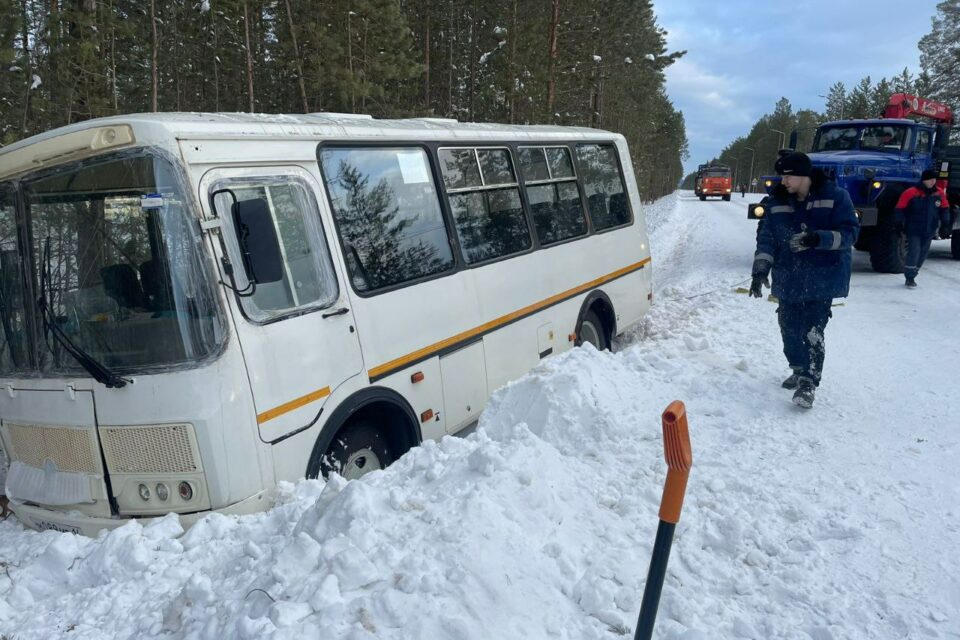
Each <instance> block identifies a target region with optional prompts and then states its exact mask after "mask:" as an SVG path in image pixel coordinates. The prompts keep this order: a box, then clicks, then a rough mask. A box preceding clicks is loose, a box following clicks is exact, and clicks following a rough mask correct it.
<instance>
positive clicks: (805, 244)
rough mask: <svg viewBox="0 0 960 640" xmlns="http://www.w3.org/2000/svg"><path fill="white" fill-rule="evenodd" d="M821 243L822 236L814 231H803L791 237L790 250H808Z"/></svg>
mask: <svg viewBox="0 0 960 640" xmlns="http://www.w3.org/2000/svg"><path fill="white" fill-rule="evenodd" d="M819 244H820V236H819V235H818V234H816V233H814V232H813V231H802V232H800V233H796V234H794V235H793V236H792V237H791V238H790V251H793V252H794V253H796V252H797V251H806V250H807V249H813V248H814V247H816V246H817V245H819Z"/></svg>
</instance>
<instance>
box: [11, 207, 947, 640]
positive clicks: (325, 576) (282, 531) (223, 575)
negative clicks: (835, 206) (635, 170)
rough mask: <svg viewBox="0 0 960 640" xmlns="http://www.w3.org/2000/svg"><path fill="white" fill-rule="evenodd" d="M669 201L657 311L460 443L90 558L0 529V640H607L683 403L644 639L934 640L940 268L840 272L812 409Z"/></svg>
mask: <svg viewBox="0 0 960 640" xmlns="http://www.w3.org/2000/svg"><path fill="white" fill-rule="evenodd" d="M744 202H746V200H741V199H740V198H739V197H737V196H734V201H733V202H731V203H724V202H720V201H708V202H705V203H701V202H699V201H698V200H696V199H695V198H694V197H693V196H692V194H690V193H688V192H680V193H679V194H674V195H672V196H669V197H667V198H664V199H662V200H660V201H658V202H657V203H655V204H654V205H652V206H649V207H647V208H646V214H647V219H648V225H649V228H650V231H651V246H652V247H653V251H654V255H653V258H654V260H653V267H654V276H655V278H656V289H655V299H654V302H655V306H654V309H653V310H652V311H651V313H650V314H649V315H648V316H647V318H646V319H645V320H644V321H643V323H642V324H641V326H639V327H636V328H635V329H633V330H631V331H630V332H629V333H628V335H627V336H625V337H624V338H623V339H621V340H620V342H619V350H618V352H617V353H614V354H611V353H598V352H596V351H593V350H592V349H589V348H584V349H579V350H574V351H572V352H569V353H567V354H564V355H561V356H558V357H555V358H550V359H547V360H546V361H545V362H544V363H543V364H542V365H541V366H540V367H539V368H537V369H536V370H535V371H533V372H532V373H531V374H529V375H527V376H525V377H524V378H522V379H520V380H518V381H516V382H514V383H512V384H510V385H508V386H507V387H505V388H504V389H501V390H500V391H498V392H497V393H496V394H495V395H494V397H493V400H492V402H491V405H490V406H489V407H488V409H487V410H486V411H485V412H484V415H483V417H482V420H481V426H480V428H479V429H478V431H477V432H476V433H474V434H472V435H471V436H469V437H467V438H445V439H444V440H442V441H441V442H439V443H428V444H426V445H424V446H422V447H420V448H418V449H415V450H413V451H411V452H410V453H408V454H407V455H406V456H404V457H403V458H402V459H401V460H400V461H399V462H397V463H396V464H395V465H393V466H392V467H390V468H389V469H387V470H386V471H384V472H376V473H374V474H371V475H368V476H366V477H365V478H363V479H361V480H360V481H355V482H350V483H345V482H343V481H341V480H332V481H330V482H329V483H327V484H326V485H324V484H323V483H321V482H302V483H299V484H298V485H296V486H292V485H284V486H283V487H282V488H281V491H280V495H279V498H278V504H277V506H276V507H275V508H273V509H272V510H270V511H269V512H267V513H263V514H258V515H254V516H247V517H240V518H237V517H223V516H216V515H214V516H210V517H208V518H206V519H205V520H203V521H201V522H200V523H199V524H198V525H196V526H195V527H194V528H192V529H191V530H190V531H188V532H186V533H185V534H183V533H182V530H181V528H180V526H179V524H178V522H177V521H176V518H175V517H172V516H168V517H167V518H166V519H164V520H162V521H160V522H158V523H155V524H153V525H150V526H148V527H146V528H144V527H142V526H141V525H140V524H137V523H131V524H129V525H127V526H125V527H123V528H121V529H119V530H117V531H114V532H112V533H110V534H109V535H102V536H101V537H100V538H99V539H97V540H90V539H87V538H82V537H77V536H74V535H71V534H59V533H54V532H44V533H37V532H34V531H28V530H24V529H23V528H22V527H21V526H20V525H19V523H17V522H16V520H15V518H11V519H9V520H7V521H5V522H2V523H0V568H2V570H0V636H6V637H7V638H18V639H26V638H49V637H53V636H59V635H60V634H62V636H63V637H67V638H77V639H80V638H150V637H167V638H230V637H240V638H324V639H337V638H343V639H349V640H360V639H364V638H378V639H400V638H404V639H411V640H412V639H428V640H434V639H436V640H442V639H446V638H450V639H458V640H459V639H477V640H480V639H484V640H487V639H493V638H496V639H498V640H499V639H512V638H516V639H520V638H524V639H528V638H532V639H538V638H560V639H563V638H569V639H574V638H576V639H580V638H586V639H591V638H596V639H599V638H619V637H622V636H624V635H626V636H628V637H632V635H633V631H632V630H633V627H634V624H635V623H636V617H637V611H638V609H639V603H640V597H641V594H642V590H643V584H644V581H645V578H646V572H647V567H648V563H649V558H650V551H651V548H652V544H653V539H654V533H655V530H656V525H657V508H658V505H659V500H660V492H661V489H662V483H663V478H664V474H665V471H666V468H665V464H664V462H663V453H662V444H661V435H660V424H659V414H660V411H661V410H662V409H663V408H664V407H666V405H667V404H668V403H669V402H670V401H671V400H674V399H681V400H684V401H685V402H686V404H687V408H688V412H689V418H690V433H691V438H692V441H693V450H694V466H693V470H692V472H691V477H690V483H689V487H688V494H687V500H686V504H685V507H684V512H683V516H682V518H681V521H680V524H679V526H678V527H677V534H676V540H675V543H674V548H673V553H672V556H671V560H670V565H669V569H668V576H667V582H666V586H665V588H664V592H663V597H662V600H661V606H660V613H659V616H658V626H657V634H656V637H658V638H668V639H677V640H679V639H683V640H702V639H708V638H709V639H713V638H756V639H761V638H797V639H804V640H833V639H836V640H839V639H841V638H843V639H846V638H851V639H871V640H872V639H888V638H891V639H892V638H944V639H947V638H952V639H957V638H960V578H958V574H960V571H958V567H960V518H958V515H960V482H958V473H957V470H956V469H957V461H958V455H957V454H958V452H960V447H958V441H960V433H958V425H960V420H958V418H957V416H960V393H958V391H957V380H956V375H957V371H958V369H960V368H958V362H960V340H958V339H957V329H956V326H957V324H956V318H957V316H958V315H960V295H958V292H960V286H958V285H960V263H957V262H953V261H950V260H949V259H947V257H946V253H945V249H944V243H935V245H934V247H935V248H934V254H933V255H932V256H931V258H930V260H929V262H928V263H927V265H925V266H924V269H923V271H922V272H921V274H920V277H919V278H918V282H919V284H920V287H919V288H918V289H917V290H913V291H910V290H906V289H905V288H904V287H903V286H902V278H901V277H900V276H890V275H878V274H874V273H872V272H870V271H869V267H868V264H867V260H866V258H865V256H864V255H862V254H858V255H856V256H855V274H854V279H853V283H852V290H851V297H850V298H849V299H848V300H846V301H844V304H843V305H842V306H837V307H835V308H834V318H833V320H832V321H831V322H830V324H829V326H828V327H827V332H826V339H827V361H826V366H825V372H824V381H823V386H822V387H821V389H820V391H819V393H818V398H817V403H816V406H815V407H814V409H813V410H811V411H803V410H801V409H798V408H797V407H794V406H793V405H792V404H791V403H790V394H789V392H786V391H784V390H782V389H780V388H779V382H780V380H781V379H782V378H783V377H784V376H785V375H786V374H787V373H788V371H787V367H786V364H785V362H784V360H783V356H782V354H781V352H780V341H779V333H778V329H777V324H776V317H775V315H774V309H775V305H774V304H771V303H770V302H767V301H765V300H754V299H752V298H748V297H747V296H745V295H741V294H737V293H735V292H734V288H735V287H736V286H738V285H742V284H743V283H744V282H745V280H746V279H747V277H748V276H749V270H750V264H751V261H752V254H753V240H754V229H755V226H754V224H755V223H752V222H750V221H748V220H746V215H745V208H744V206H743V203H744Z"/></svg>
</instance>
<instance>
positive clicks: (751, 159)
mask: <svg viewBox="0 0 960 640" xmlns="http://www.w3.org/2000/svg"><path fill="white" fill-rule="evenodd" d="M744 149H746V150H747V151H749V152H750V176H749V177H748V178H747V186H748V187H750V193H753V155H754V149H753V147H744Z"/></svg>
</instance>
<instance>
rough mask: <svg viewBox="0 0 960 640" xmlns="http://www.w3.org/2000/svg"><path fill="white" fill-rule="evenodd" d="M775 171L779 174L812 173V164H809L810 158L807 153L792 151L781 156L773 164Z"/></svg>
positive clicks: (801, 174) (802, 174)
mask: <svg viewBox="0 0 960 640" xmlns="http://www.w3.org/2000/svg"><path fill="white" fill-rule="evenodd" d="M773 168H774V169H776V170H777V173H778V174H780V175H781V176H807V177H809V176H810V174H812V173H813V165H812V164H810V158H808V157H807V154H805V153H800V152H799V151H794V152H793V153H788V154H787V155H785V156H781V157H780V159H779V160H777V163H776V164H775V165H773Z"/></svg>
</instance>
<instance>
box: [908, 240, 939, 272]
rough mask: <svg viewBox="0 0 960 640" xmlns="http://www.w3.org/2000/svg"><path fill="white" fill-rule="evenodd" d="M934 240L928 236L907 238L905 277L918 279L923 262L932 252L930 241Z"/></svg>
mask: <svg viewBox="0 0 960 640" xmlns="http://www.w3.org/2000/svg"><path fill="white" fill-rule="evenodd" d="M931 240H933V238H928V237H926V236H915V235H909V236H907V257H906V258H905V259H904V261H903V276H904V277H905V278H907V279H910V280H912V279H913V278H916V277H917V274H918V273H919V272H920V267H922V266H923V261H924V260H926V259H927V254H928V253H929V252H930V241H931Z"/></svg>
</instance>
